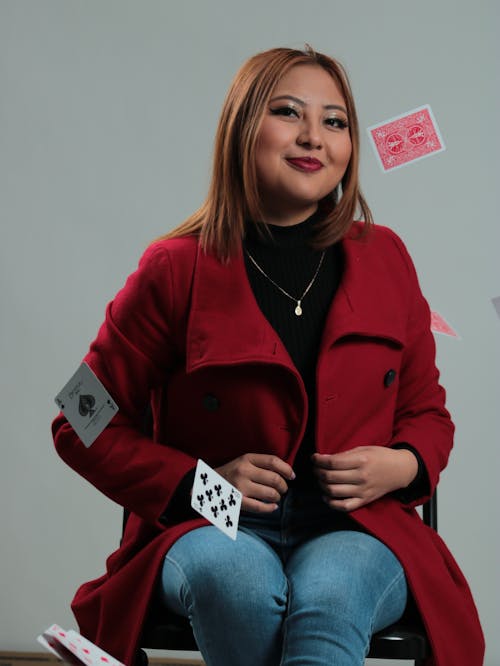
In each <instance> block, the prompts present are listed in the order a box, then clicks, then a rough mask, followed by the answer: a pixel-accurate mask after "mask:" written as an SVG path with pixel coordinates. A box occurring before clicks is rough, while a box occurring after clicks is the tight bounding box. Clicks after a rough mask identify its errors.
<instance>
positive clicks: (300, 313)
mask: <svg viewBox="0 0 500 666" xmlns="http://www.w3.org/2000/svg"><path fill="white" fill-rule="evenodd" d="M295 314H296V315H297V317H300V316H301V315H302V308H301V307H300V301H297V307H296V308H295Z"/></svg>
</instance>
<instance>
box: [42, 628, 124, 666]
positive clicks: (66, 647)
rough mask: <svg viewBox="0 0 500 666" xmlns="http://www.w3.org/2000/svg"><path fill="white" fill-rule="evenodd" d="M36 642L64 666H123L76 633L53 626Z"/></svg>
mask: <svg viewBox="0 0 500 666" xmlns="http://www.w3.org/2000/svg"><path fill="white" fill-rule="evenodd" d="M37 640H38V642H39V643H40V644H41V645H43V646H44V647H45V648H47V649H48V650H50V652H52V653H53V654H55V655H56V656H57V657H59V658H60V659H62V660H63V662H64V663H66V664H78V666H82V665H83V664H85V665H86V666H97V665H99V666H123V664H122V663H121V662H119V661H118V660H117V659H115V658H114V657H112V656H111V655H110V654H108V653H107V652H105V651H104V650H101V648H99V647H97V645H94V643H92V642H91V641H89V640H88V639H86V638H84V637H83V636H81V635H80V634H79V633H78V632H77V631H74V630H73V629H69V630H68V631H66V630H64V629H62V628H61V627H60V626H59V625H57V624H53V625H52V626H50V627H49V628H48V629H46V630H45V631H44V632H43V634H42V635H41V636H38V638H37Z"/></svg>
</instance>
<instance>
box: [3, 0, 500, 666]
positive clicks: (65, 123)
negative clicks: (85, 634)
mask: <svg viewBox="0 0 500 666" xmlns="http://www.w3.org/2000/svg"><path fill="white" fill-rule="evenodd" d="M498 9H499V4H498V2H494V1H488V0H483V1H477V2H475V3H471V2H465V1H454V0H445V1H441V2H437V1H436V0H420V2H407V1H405V0H378V1H373V0H365V1H362V0H349V1H347V2H346V1H345V0H342V2H340V1H336V0H321V1H320V0H317V1H310V2H307V3H305V2H303V1H301V0H286V1H281V0H279V1H275V2H270V1H269V0H254V1H253V2H243V1H239V0H212V1H211V2H207V1H204V0H198V1H196V0H182V2H181V1H178V2H168V1H167V0H164V1H163V2H162V1H160V0H146V1H145V0H142V1H139V0H136V1H131V0H128V1H119V0H86V1H83V0H0V86H1V87H0V202H1V205H0V216H1V244H0V252H1V262H0V271H1V276H2V291H1V314H2V328H1V395H0V400H1V405H2V413H1V419H0V427H1V447H2V449H1V450H2V463H1V469H0V474H1V479H0V493H1V500H2V503H1V506H2V510H1V512H0V521H1V523H0V534H1V557H2V560H1V569H0V585H1V588H0V599H1V601H0V604H1V616H0V649H15V650H37V649H38V646H37V644H36V643H35V642H34V639H35V637H36V635H37V634H38V633H39V632H40V631H41V630H43V629H44V628H45V627H47V626H48V625H49V624H50V623H52V622H54V621H55V622H57V623H59V624H61V625H63V626H67V627H71V626H75V624H74V620H73V617H72V615H71V612H70V609H69V602H70V600H71V598H72V596H73V593H74V591H75V589H76V587H77V586H78V585H79V583H80V582H82V581H85V580H88V579H90V578H93V577H96V576H98V575H100V574H101V573H102V572H103V570H104V561H105V558H106V556H107V555H108V554H109V553H110V552H111V551H112V550H114V549H115V547H116V546H117V544H118V539H119V536H120V520H121V510H120V508H119V507H117V506H115V505H113V504H112V503H111V502H110V501H109V500H107V499H106V498H104V497H103V496H102V497H101V496H100V494H99V493H98V492H97V491H96V490H95V489H94V488H92V487H91V486H90V485H88V484H87V483H86V482H84V481H83V480H81V479H80V478H79V477H78V476H77V475H76V474H74V473H73V472H72V471H71V470H70V469H69V468H67V467H66V466H65V465H64V464H63V463H62V462H61V461H60V460H59V459H58V458H57V456H56V454H55V452H54V450H53V447H52V441H51V436H50V432H49V423H50V421H51V419H52V418H53V416H54V415H55V413H56V409H55V405H54V404H53V397H54V395H55V394H56V393H57V392H58V391H59V389H60V388H61V387H62V386H63V384H64V383H65V382H66V380H67V379H68V378H69V376H70V375H71V374H72V373H73V371H74V370H75V369H76V367H77V365H78V364H79V362H80V359H81V357H82V356H83V354H84V353H85V352H86V350H87V347H88V344H89V342H90V341H91V339H92V338H93V337H94V335H95V333H96V331H97V328H98V326H99V324H100V323H101V321H102V318H103V314H104V308H105V305H106V303H107V302H108V301H109V300H110V299H111V298H112V296H113V295H114V293H115V292H116V291H117V290H118V288H119V287H120V286H121V285H122V283H123V281H124V279H125V277H126V276H127V274H128V273H130V272H131V271H132V270H133V269H134V267H135V265H136V263H137V260H138V258H139V256H140V254H141V253H142V251H143V249H144V248H145V246H146V245H147V244H148V242H149V241H150V240H151V239H153V238H154V237H155V236H157V235H159V234H161V233H163V232H165V231H166V230H168V229H169V228H171V227H172V226H174V225H177V224H178V223H179V222H180V221H182V220H183V219H184V218H185V217H186V216H187V215H188V214H189V213H190V212H191V211H193V210H194V209H195V208H196V207H197V206H198V205H199V204H200V203H201V201H202V199H203V197H204V194H205V190H206V186H207V182H208V171H209V166H210V156H211V150H212V137H213V133H214V129H215V125H216V121H217V117H218V113H219V109H220V106H221V103H222V99H223V96H224V94H225V91H226V88H227V86H228V84H229V81H230V80H231V78H232V76H233V74H234V72H235V70H236V69H237V67H238V66H239V65H240V63H241V62H242V61H243V60H244V59H246V58H247V57H248V56H249V55H251V54H253V53H254V52H256V51H259V50H262V49H264V48H269V47H272V46H277V45H286V46H295V47H301V46H302V45H303V44H304V42H310V43H311V44H312V45H313V46H314V47H315V48H317V49H318V50H322V51H325V52H327V53H329V54H332V55H335V56H337V57H338V58H340V60H341V61H343V62H344V63H345V65H346V66H347V69H348V72H349V74H350V76H351V79H352V84H353V88H354V93H355V96H356V99H357V103H358V109H359V116H360V122H361V127H362V128H363V137H362V139H363V152H362V174H361V175H362V184H363V187H364V191H365V194H366V196H367V198H368V201H369V202H370V204H371V206H372V208H373V211H374V213H375V217H376V220H377V221H378V222H379V223H381V224H385V225H389V226H390V227H392V228H393V229H395V230H396V231H397V232H398V233H399V234H400V235H401V236H402V237H403V239H404V240H405V242H406V243H407V245H408V247H409V249H410V252H411V253H412V255H413V258H414V260H415V263H416V265H417V270H418V272H419V275H420V278H421V283H422V286H423V289H424V292H425V293H426V295H427V297H428V299H429V301H430V304H431V307H432V309H434V310H437V311H438V312H440V313H441V314H442V315H443V316H444V317H445V318H446V319H447V320H448V321H449V322H450V323H451V324H452V325H453V326H454V327H455V328H456V329H457V331H458V333H459V334H460V339H454V338H450V337H444V336H437V345H438V363H439V365H440V367H441V370H442V380H443V383H444V385H445V386H446V387H447V390H448V404H449V407H450V409H451V411H452V413H453V415H454V418H455V421H456V425H457V435H456V443H455V450H454V453H453V455H452V458H451V462H450V465H449V467H448V469H447V471H446V472H445V474H444V475H443V477H442V482H441V486H440V507H439V517H440V532H441V534H442V535H443V537H444V538H445V540H446V541H447V543H448V545H449V547H450V548H451V550H452V551H453V553H454V555H455V557H456V558H457V560H458V562H459V564H460V565H461V567H462V568H463V571H464V573H465V574H466V576H467V577H468V579H469V581H470V584H471V587H472V590H473V593H474V595H475V598H476V601H477V604H478V607H479V611H480V615H481V618H482V621H483V625H484V629H485V632H486V637H487V643H488V657H487V661H486V663H487V664H488V665H489V666H493V665H498V664H499V663H500V638H499V632H498V617H499V616H500V609H499V604H498V597H499V590H500V585H499V576H498V552H499V549H498V526H497V514H498V509H497V507H498V501H499V492H498V487H499V482H498V476H499V470H498V459H499V457H498V441H499V437H498V435H499V428H498V418H497V413H498V397H499V373H498V367H499V366H498V360H499V347H500V345H499V333H500V321H499V316H498V315H497V313H496V311H495V309H494V307H493V305H492V302H491V299H492V298H493V297H496V296H499V295H500V283H499V280H498V256H497V253H498V248H499V231H498V219H497V214H496V213H497V198H498V184H497V183H498V176H499V169H498V166H499V163H498V162H499V160H498V154H499V153H498V149H499V145H498V143H499V142H498V136H499V134H498V131H497V123H498V101H499V99H498V79H497V76H496V74H497V67H496V65H497V63H498V61H499V55H500V54H499V47H498V28H499V22H498V14H499V12H498ZM426 103H429V104H431V106H432V109H433V111H434V114H435V116H436V118H437V121H438V123H439V125H440V128H441V131H442V134H443V137H444V140H445V143H446V146H447V150H446V151H445V152H444V153H441V154H439V155H436V156H433V157H430V158H428V159H425V160H422V161H420V162H418V163H415V164H412V165H409V166H406V167H404V168H402V169H399V170H396V171H394V172H392V173H389V174H383V173H382V172H381V170H380V168H379V166H378V164H377V162H376V160H375V157H374V155H373V153H372V150H371V147H370V146H369V144H368V141H367V137H366V133H365V130H364V128H366V127H367V126H369V125H372V124H374V123H377V122H378V121H383V120H385V119H387V118H390V117H392V116H394V115H397V114H400V113H402V112H404V111H407V110H410V109H412V108H414V107H417V106H420V105H422V104H426ZM372 663H373V662H372Z"/></svg>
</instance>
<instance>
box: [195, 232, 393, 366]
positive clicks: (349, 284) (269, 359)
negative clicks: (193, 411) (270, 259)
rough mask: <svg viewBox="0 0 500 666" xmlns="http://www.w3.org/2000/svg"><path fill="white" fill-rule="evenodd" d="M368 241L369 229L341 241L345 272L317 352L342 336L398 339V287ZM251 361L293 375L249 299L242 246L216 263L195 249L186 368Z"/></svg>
mask: <svg viewBox="0 0 500 666" xmlns="http://www.w3.org/2000/svg"><path fill="white" fill-rule="evenodd" d="M374 234H376V231H374V232H373V235H374ZM372 242H373V241H372V238H371V237H370V236H369V237H368V238H367V239H366V240H355V239H351V238H346V239H345V240H344V241H342V246H343V251H344V258H345V265H344V274H343V277H342V281H341V284H340V286H339V289H338V292H337V294H336V296H335V298H334V300H333V303H332V305H331V306H330V310H329V313H328V316H327V320H326V323H325V328H324V331H323V337H322V343H321V351H326V350H327V349H328V348H330V347H331V345H333V344H334V343H335V342H336V341H338V340H339V339H341V338H343V337H345V336H348V335H359V336H370V337H382V338H387V339H389V340H391V341H393V342H396V343H397V344H404V337H405V335H404V328H403V324H402V318H401V317H400V316H398V314H399V313H398V306H397V303H398V300H399V301H400V297H399V298H398V294H397V289H398V287H397V286H395V280H394V276H391V274H390V270H389V268H388V267H387V264H386V258H385V256H384V255H383V254H382V253H379V252H377V251H376V248H372V247H370V244H371V243H372ZM374 250H375V251H374ZM250 362H257V363H274V364H279V365H284V366H285V367H287V368H288V369H289V370H291V371H292V372H293V373H294V374H297V370H296V368H295V366H294V365H293V363H292V361H291V359H290V356H289V355H288V352H287V351H286V349H285V347H284V345H283V343H282V341H281V339H280V337H279V336H278V334H277V333H276V332H275V330H274V329H273V328H272V326H271V325H270V324H269V322H268V321H267V319H266V318H265V317H264V315H263V314H262V312H261V310H260V308H259V306H258V304H257V302H256V300H255V297H254V295H253V292H252V289H251V286H250V283H249V281H248V278H247V274H246V269H245V262H244V259H243V253H242V250H241V249H240V251H239V252H238V255H237V256H235V257H234V258H233V259H231V261H230V262H228V263H221V262H220V261H219V260H218V259H217V258H216V257H214V256H213V255H212V254H207V253H204V252H203V251H202V250H201V248H198V251H197V257H196V266H195V271H194V280H193V290H192V301H191V311H190V317H189V324H188V339H187V371H188V372H191V371H193V370H196V369H198V368H200V367H203V366H206V365H214V364H217V365H230V364H238V363H250Z"/></svg>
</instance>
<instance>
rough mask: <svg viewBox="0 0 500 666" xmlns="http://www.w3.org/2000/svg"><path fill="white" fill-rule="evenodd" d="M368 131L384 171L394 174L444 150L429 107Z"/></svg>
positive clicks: (407, 113) (387, 121)
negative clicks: (408, 165) (401, 168)
mask: <svg viewBox="0 0 500 666" xmlns="http://www.w3.org/2000/svg"><path fill="white" fill-rule="evenodd" d="M367 131H368V136H369V137H370V140H371V142H372V145H373V148H374V150H375V154H376V155H377V157H378V160H379V163H380V166H381V167H382V170H383V171H391V170H392V169H396V168H398V167H401V166H404V165H405V164H408V162H415V161H416V160H421V159H423V158H424V157H428V156H429V155H433V154H434V153H440V152H441V151H443V150H445V145H444V141H443V139H442V137H441V133H440V132H439V128H438V126H437V123H436V120H435V119H434V115H433V113H432V110H431V107H430V106H429V105H428V104H426V105H424V106H420V107H418V108H417V109H413V110H412V111H407V112H406V113H403V114H401V115H400V116H396V117H395V118H390V119H389V120H386V121H385V122H383V123H379V124H377V125H372V126H371V127H368V129H367Z"/></svg>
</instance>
